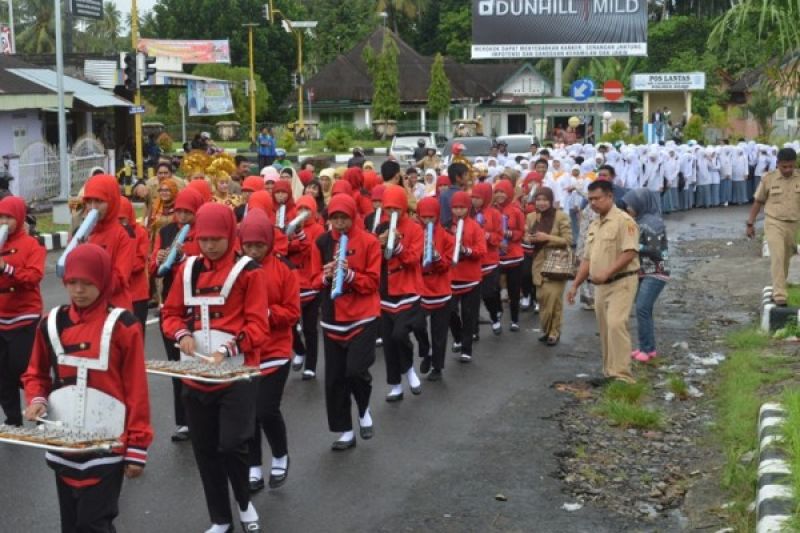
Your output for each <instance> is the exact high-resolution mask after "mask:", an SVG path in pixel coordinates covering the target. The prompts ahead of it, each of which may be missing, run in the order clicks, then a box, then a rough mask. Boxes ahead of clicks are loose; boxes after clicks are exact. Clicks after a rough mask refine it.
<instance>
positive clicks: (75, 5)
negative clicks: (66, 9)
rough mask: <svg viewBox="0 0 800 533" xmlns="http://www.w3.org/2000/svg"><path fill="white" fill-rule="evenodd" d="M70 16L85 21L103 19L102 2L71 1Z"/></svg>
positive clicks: (88, 0) (95, 0) (101, 0)
mask: <svg viewBox="0 0 800 533" xmlns="http://www.w3.org/2000/svg"><path fill="white" fill-rule="evenodd" d="M72 14H73V15H74V16H76V17H81V18H85V19H97V20H100V19H102V18H103V0H72Z"/></svg>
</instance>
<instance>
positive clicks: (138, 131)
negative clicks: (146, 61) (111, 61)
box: [56, 0, 145, 179]
mask: <svg viewBox="0 0 800 533" xmlns="http://www.w3.org/2000/svg"><path fill="white" fill-rule="evenodd" d="M57 1H58V0H56V2H57ZM131 45H133V53H134V54H136V53H137V52H138V50H139V9H138V7H137V6H136V0H131ZM133 104H134V105H135V106H140V105H142V89H141V87H140V86H139V76H138V74H137V76H136V91H135V92H134V96H133ZM133 124H134V142H135V143H136V144H135V146H136V175H137V176H138V177H139V178H142V179H144V177H145V175H144V155H143V153H142V114H141V113H136V114H135V115H133Z"/></svg>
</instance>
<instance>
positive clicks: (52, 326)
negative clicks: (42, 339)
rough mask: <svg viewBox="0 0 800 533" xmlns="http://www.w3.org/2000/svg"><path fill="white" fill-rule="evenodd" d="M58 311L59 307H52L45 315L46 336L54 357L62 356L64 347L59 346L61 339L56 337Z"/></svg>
mask: <svg viewBox="0 0 800 533" xmlns="http://www.w3.org/2000/svg"><path fill="white" fill-rule="evenodd" d="M60 309H61V307H60V306H59V307H54V308H53V309H51V310H50V313H48V314H47V336H48V337H50V346H52V347H53V351H54V352H55V354H56V357H61V356H62V355H64V345H62V344H61V337H59V336H58V326H57V325H56V321H57V319H58V311H59V310H60Z"/></svg>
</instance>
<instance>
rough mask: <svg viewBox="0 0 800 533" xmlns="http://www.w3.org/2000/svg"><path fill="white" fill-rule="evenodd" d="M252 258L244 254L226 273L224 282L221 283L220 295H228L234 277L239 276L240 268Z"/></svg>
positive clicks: (243, 267)
mask: <svg viewBox="0 0 800 533" xmlns="http://www.w3.org/2000/svg"><path fill="white" fill-rule="evenodd" d="M252 260H253V259H252V258H250V257H248V256H246V255H245V256H242V257H241V258H240V259H239V260H238V261H237V262H236V264H235V265H234V266H233V268H232V269H231V271H230V272H229V273H228V277H227V278H225V283H224V284H223V285H222V291H220V296H222V297H223V298H227V297H228V295H229V294H230V293H231V289H233V284H234V283H236V279H237V278H238V277H239V274H241V273H242V270H244V269H245V267H246V266H247V265H248V264H250V261H252Z"/></svg>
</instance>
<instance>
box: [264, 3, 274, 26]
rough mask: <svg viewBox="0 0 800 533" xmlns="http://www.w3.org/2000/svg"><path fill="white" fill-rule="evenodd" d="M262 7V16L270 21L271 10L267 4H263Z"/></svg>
mask: <svg viewBox="0 0 800 533" xmlns="http://www.w3.org/2000/svg"><path fill="white" fill-rule="evenodd" d="M263 7H264V9H263V11H262V14H263V15H264V18H265V19H267V21H268V22H272V10H271V9H270V8H269V4H264V6H263Z"/></svg>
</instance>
